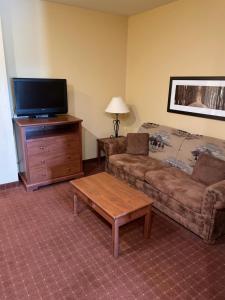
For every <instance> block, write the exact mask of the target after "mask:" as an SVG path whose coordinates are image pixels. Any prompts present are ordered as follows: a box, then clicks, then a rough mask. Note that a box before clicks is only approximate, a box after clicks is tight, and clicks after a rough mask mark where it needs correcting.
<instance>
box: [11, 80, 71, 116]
mask: <svg viewBox="0 0 225 300" xmlns="http://www.w3.org/2000/svg"><path fill="white" fill-rule="evenodd" d="M13 86H14V97H15V113H16V114H17V116H38V115H47V116H53V115H55V114H65V113H67V110H68V104H67V84H66V79H40V78H13Z"/></svg>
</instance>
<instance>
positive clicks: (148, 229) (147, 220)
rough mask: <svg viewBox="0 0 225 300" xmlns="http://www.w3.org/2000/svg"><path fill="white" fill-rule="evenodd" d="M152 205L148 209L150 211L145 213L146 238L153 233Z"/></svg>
mask: <svg viewBox="0 0 225 300" xmlns="http://www.w3.org/2000/svg"><path fill="white" fill-rule="evenodd" d="M151 225H152V222H151V207H150V208H149V210H148V213H147V214H146V215H145V225H144V237H145V238H146V239H148V238H150V233H151Z"/></svg>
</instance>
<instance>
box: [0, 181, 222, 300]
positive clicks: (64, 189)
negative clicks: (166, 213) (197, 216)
mask: <svg viewBox="0 0 225 300" xmlns="http://www.w3.org/2000/svg"><path fill="white" fill-rule="evenodd" d="M142 231H143V223H142V220H140V221H138V222H134V223H132V224H129V225H128V226H125V227H123V228H122V230H121V234H120V236H121V239H120V249H121V251H120V253H121V254H120V257H119V258H118V259H114V258H113V256H112V254H111V228H110V227H109V225H108V224H107V223H105V222H104V220H102V219H101V218H100V217H98V216H97V215H96V214H94V213H93V212H91V211H90V210H86V211H84V212H83V213H82V214H81V215H80V216H79V217H76V218H75V217H74V216H73V191H72V188H71V187H70V185H69V184H68V183H62V184H57V185H53V186H51V187H46V188H42V189H40V190H39V191H36V192H33V193H32V192H31V193H27V192H25V190H24V188H23V187H22V186H19V187H17V188H12V189H9V190H5V191H0V299H9V300H14V299H48V300H50V299H54V300H55V299H59V300H61V299H67V300H72V299H91V300H92V299H148V300H149V299H150V300H151V299H182V300H183V299H198V300H199V299H210V300H211V299H221V300H222V299H225V241H224V240H222V241H221V242H220V243H218V244H217V245H215V246H210V245H205V244H204V243H203V242H202V241H201V240H200V239H199V238H198V237H196V236H195V235H194V234H192V233H190V232H189V231H187V230H185V229H184V228H182V227H180V226H178V225H176V224H174V223H172V222H169V221H168V220H165V219H164V218H162V217H159V216H156V217H155V218H154V221H153V227H152V236H151V239H150V240H145V239H144V238H143V235H142Z"/></svg>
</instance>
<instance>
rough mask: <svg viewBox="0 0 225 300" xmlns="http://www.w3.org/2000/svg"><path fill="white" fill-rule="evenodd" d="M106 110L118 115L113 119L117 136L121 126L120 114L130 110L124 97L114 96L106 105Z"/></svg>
mask: <svg viewBox="0 0 225 300" xmlns="http://www.w3.org/2000/svg"><path fill="white" fill-rule="evenodd" d="M105 112H107V113H111V114H115V115H116V119H115V120H113V125H114V131H115V137H116V138H117V137H118V133H119V127H120V120H119V114H127V113H129V112H130V110H129V108H128V106H127V104H126V103H125V102H124V100H123V98H122V97H112V99H111V101H110V102H109V105H108V106H107V107H106V110H105Z"/></svg>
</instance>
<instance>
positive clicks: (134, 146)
mask: <svg viewBox="0 0 225 300" xmlns="http://www.w3.org/2000/svg"><path fill="white" fill-rule="evenodd" d="M148 152H149V134H148V133H128V134H127V153H128V154H135V155H148Z"/></svg>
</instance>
